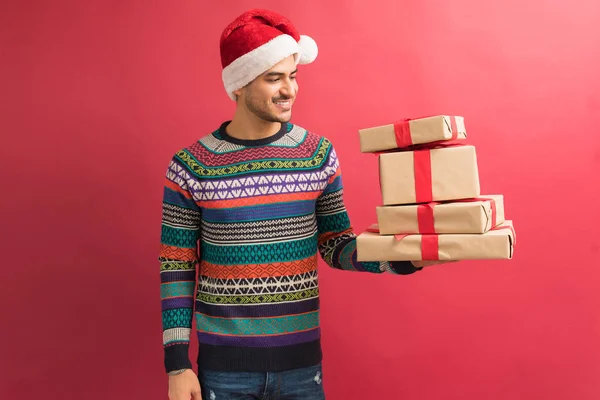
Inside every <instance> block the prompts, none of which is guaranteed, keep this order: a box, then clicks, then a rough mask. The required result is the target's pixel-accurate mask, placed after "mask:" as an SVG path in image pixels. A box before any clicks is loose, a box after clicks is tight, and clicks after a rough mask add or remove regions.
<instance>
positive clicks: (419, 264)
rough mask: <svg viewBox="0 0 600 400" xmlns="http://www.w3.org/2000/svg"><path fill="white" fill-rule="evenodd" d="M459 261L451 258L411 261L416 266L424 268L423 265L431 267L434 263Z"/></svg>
mask: <svg viewBox="0 0 600 400" xmlns="http://www.w3.org/2000/svg"><path fill="white" fill-rule="evenodd" d="M457 261H458V260H451V261H437V260H430V261H411V262H412V264H413V265H414V266H415V267H416V268H423V267H430V266H432V265H438V264H446V263H453V262H457Z"/></svg>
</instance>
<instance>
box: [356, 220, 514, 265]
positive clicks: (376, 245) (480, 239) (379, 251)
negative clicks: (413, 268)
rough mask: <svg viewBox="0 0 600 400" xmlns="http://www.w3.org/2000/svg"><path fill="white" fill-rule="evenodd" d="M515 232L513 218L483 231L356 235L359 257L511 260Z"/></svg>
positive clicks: (369, 233) (371, 259) (368, 231)
mask: <svg viewBox="0 0 600 400" xmlns="http://www.w3.org/2000/svg"><path fill="white" fill-rule="evenodd" d="M514 243H515V232H514V229H513V224H512V221H511V220H507V221H504V223H503V224H501V225H499V226H497V227H496V228H494V229H492V230H491V231H489V232H486V233H482V234H472V233H464V234H462V233H453V234H440V235H381V234H379V233H376V232H372V231H370V230H367V231H366V232H363V233H361V234H360V235H358V237H357V238H356V252H357V260H358V261H362V262H366V261H417V260H442V261H450V260H485V259H502V260H509V259H511V258H512V256H513V248H514Z"/></svg>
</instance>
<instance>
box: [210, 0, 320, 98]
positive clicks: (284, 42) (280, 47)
mask: <svg viewBox="0 0 600 400" xmlns="http://www.w3.org/2000/svg"><path fill="white" fill-rule="evenodd" d="M220 49H221V65H222V66H223V73H222V75H223V83H224V85H225V91H226V92H227V94H228V95H229V97H230V98H231V99H232V100H235V95H234V94H233V92H234V91H235V90H238V89H241V88H243V87H244V86H246V85H247V84H248V83H250V82H252V81H253V80H254V79H255V78H256V77H258V76H259V75H261V74H262V73H264V72H265V71H267V70H269V69H270V68H271V67H273V66H274V65H275V64H277V63H279V62H280V61H282V60H284V59H285V58H287V57H289V56H291V55H294V61H295V63H296V65H298V64H310V63H311V62H313V61H314V60H315V59H316V58H317V54H318V48H317V44H316V43H315V41H314V40H313V39H312V38H310V37H309V36H306V35H300V34H298V32H297V31H296V28H295V27H294V25H292V23H291V22H290V21H289V20H288V19H287V18H285V17H283V16H281V15H279V14H277V13H275V12H272V11H267V10H250V11H247V12H245V13H244V14H242V15H240V16H239V17H237V18H236V19H235V20H234V21H233V22H231V24H229V25H228V26H227V27H226V28H225V30H224V31H223V34H222V35H221V41H220Z"/></svg>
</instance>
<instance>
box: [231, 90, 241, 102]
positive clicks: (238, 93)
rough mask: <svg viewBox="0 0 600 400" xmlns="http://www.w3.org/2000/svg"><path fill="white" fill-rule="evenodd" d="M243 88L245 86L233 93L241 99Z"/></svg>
mask: <svg viewBox="0 0 600 400" xmlns="http://www.w3.org/2000/svg"><path fill="white" fill-rule="evenodd" d="M242 90H243V88H242V89H238V90H234V91H233V94H234V95H235V97H236V100H237V99H239V98H240V97H241V96H242Z"/></svg>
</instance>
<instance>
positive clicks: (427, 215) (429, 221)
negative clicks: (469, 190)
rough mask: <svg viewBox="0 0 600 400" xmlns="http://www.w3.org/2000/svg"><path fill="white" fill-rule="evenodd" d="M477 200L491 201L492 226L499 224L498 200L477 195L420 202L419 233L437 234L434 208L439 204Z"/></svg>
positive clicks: (418, 212) (418, 215)
mask: <svg viewBox="0 0 600 400" xmlns="http://www.w3.org/2000/svg"><path fill="white" fill-rule="evenodd" d="M476 201H489V202H490V206H491V208H492V225H491V226H492V228H493V227H495V226H496V225H498V216H497V211H496V201H495V200H494V199H492V198H488V197H476V198H472V199H461V200H452V201H451V202H439V201H432V202H430V203H426V204H420V205H419V206H418V207H417V222H418V224H419V228H418V229H419V233H422V234H430V233H431V234H435V233H437V232H436V231H435V220H434V218H433V208H434V207H435V206H436V205H438V204H444V203H445V204H448V203H472V202H476Z"/></svg>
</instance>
